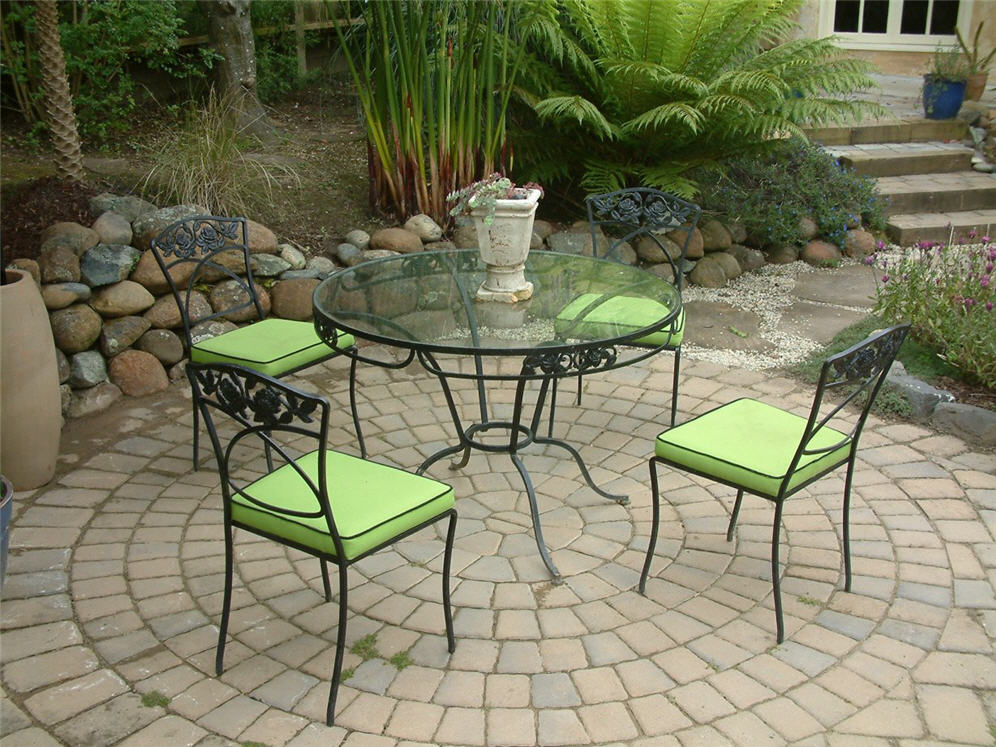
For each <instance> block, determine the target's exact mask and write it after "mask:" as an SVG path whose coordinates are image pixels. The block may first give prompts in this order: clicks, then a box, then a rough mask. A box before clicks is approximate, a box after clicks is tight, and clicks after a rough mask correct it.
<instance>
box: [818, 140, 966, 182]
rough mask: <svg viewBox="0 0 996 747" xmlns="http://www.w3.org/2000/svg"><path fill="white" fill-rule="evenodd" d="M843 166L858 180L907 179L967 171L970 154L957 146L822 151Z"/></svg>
mask: <svg viewBox="0 0 996 747" xmlns="http://www.w3.org/2000/svg"><path fill="white" fill-rule="evenodd" d="M826 150H827V152H829V153H831V154H833V155H834V156H836V157H837V160H838V161H840V163H842V164H843V165H845V166H848V167H850V168H851V169H853V170H854V173H856V174H860V175H862V176H872V177H881V176H907V175H909V174H936V173H943V172H950V171H969V170H971V168H972V155H973V151H972V149H971V148H969V147H968V146H966V145H962V144H961V143H945V142H941V141H933V142H929V143H871V144H868V145H836V146H830V147H828V148H826Z"/></svg>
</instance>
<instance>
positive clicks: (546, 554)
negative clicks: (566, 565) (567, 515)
mask: <svg viewBox="0 0 996 747" xmlns="http://www.w3.org/2000/svg"><path fill="white" fill-rule="evenodd" d="M509 457H511V459H512V464H514V465H515V468H516V469H517V470H519V476H520V477H522V482H523V484H525V486H526V495H527V496H528V497H529V512H530V513H531V514H532V517H533V536H534V537H535V539H536V547H538V548H539V553H540V557H541V558H543V562H544V563H545V564H546V567H547V569H549V571H550V575H552V576H553V583H554V585H559V584H562V583H564V577H563V576H561V575H560V571H558V570H557V566H555V565H554V564H553V559H552V558H551V557H550V551H549V550H547V548H546V540H544V539H543V529H542V528H541V527H540V516H539V506H538V505H537V504H536V491H535V490H534V489H533V481H532V480H531V479H530V477H529V472H528V471H527V470H526V465H524V464H523V463H522V460H521V459H520V458H519V455H518V454H515V453H510V454H509Z"/></svg>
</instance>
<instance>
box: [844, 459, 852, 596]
mask: <svg viewBox="0 0 996 747" xmlns="http://www.w3.org/2000/svg"><path fill="white" fill-rule="evenodd" d="M853 475H854V458H853V457H852V458H851V461H849V462H848V463H847V475H846V476H845V477H844V517H843V521H844V543H843V544H844V591H850V590H851V478H852V476H853Z"/></svg>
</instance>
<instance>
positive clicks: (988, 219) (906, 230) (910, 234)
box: [885, 208, 996, 246]
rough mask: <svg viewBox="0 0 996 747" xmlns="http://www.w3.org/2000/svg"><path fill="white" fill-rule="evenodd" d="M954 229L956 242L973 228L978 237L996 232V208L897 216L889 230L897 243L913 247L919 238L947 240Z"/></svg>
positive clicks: (890, 219)
mask: <svg viewBox="0 0 996 747" xmlns="http://www.w3.org/2000/svg"><path fill="white" fill-rule="evenodd" d="M952 229H954V235H953V238H954V240H955V241H958V240H959V239H960V238H964V237H967V236H968V233H969V231H975V233H976V235H977V236H986V235H988V236H993V235H996V208H992V209H989V210H966V211H961V212H951V213H916V214H912V215H909V214H905V215H893V216H892V217H891V218H889V222H888V225H887V226H886V229H885V233H886V235H887V236H888V237H889V240H890V241H892V242H893V243H895V244H899V245H900V246H912V245H913V244H916V243H917V242H918V241H941V242H947V241H948V240H949V238H951V237H952Z"/></svg>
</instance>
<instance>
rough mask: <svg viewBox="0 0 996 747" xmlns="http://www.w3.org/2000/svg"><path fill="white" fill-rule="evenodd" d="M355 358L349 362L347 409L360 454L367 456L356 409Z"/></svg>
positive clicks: (363, 456) (364, 457)
mask: <svg viewBox="0 0 996 747" xmlns="http://www.w3.org/2000/svg"><path fill="white" fill-rule="evenodd" d="M356 363H357V360H356V358H353V360H352V361H351V362H350V364H349V409H350V411H351V412H352V414H353V428H354V430H355V431H356V440H357V441H359V443H360V456H361V457H362V458H363V459H366V458H367V445H366V444H365V443H364V442H363V430H362V429H361V428H360V413H359V412H358V411H357V409H356Z"/></svg>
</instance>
